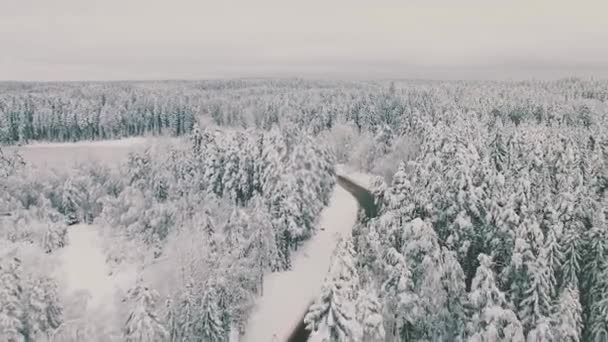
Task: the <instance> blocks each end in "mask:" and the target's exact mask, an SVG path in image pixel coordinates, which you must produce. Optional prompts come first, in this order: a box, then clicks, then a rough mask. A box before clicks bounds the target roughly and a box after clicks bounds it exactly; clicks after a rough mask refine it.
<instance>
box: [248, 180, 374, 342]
mask: <svg viewBox="0 0 608 342" xmlns="http://www.w3.org/2000/svg"><path fill="white" fill-rule="evenodd" d="M347 177H349V178H351V179H353V180H354V181H355V182H357V183H358V184H360V185H362V186H367V185H368V184H369V180H370V177H369V176H368V175H365V174H348V175H347ZM357 211H358V205H357V201H356V200H355V199H354V198H353V197H352V196H351V194H350V193H348V192H347V191H346V190H344V189H343V188H342V187H340V186H336V187H335V188H334V192H333V194H332V197H331V200H330V204H329V206H328V207H327V208H325V209H324V210H323V212H322V214H321V221H320V227H323V228H324V229H325V230H321V231H319V232H318V233H317V234H316V235H315V236H313V237H312V238H311V239H310V240H308V241H307V242H306V243H305V244H304V245H303V246H302V248H301V249H300V250H298V252H297V253H296V254H295V255H294V258H293V263H292V265H293V268H292V270H290V271H287V272H280V273H271V274H268V275H267V276H266V278H265V279H264V289H265V290H264V296H263V297H261V298H259V299H258V301H257V303H256V305H257V306H256V309H254V312H253V313H252V315H251V317H250V318H249V321H248V323H247V327H246V330H245V331H246V332H245V335H244V336H242V337H241V338H240V342H275V341H278V342H284V341H287V339H288V337H289V335H290V333H291V332H292V331H293V330H294V328H295V327H296V326H297V324H298V323H299V322H298V320H299V319H300V318H301V317H302V316H303V314H304V313H305V312H306V310H307V309H308V306H309V304H310V302H311V301H312V300H313V299H314V298H315V296H316V295H317V294H318V293H319V291H320V290H321V285H322V283H323V279H324V278H325V275H326V273H327V270H328V268H329V261H330V257H331V255H332V253H333V250H334V247H335V246H336V242H337V240H338V239H339V238H340V237H342V236H348V235H349V234H350V232H351V230H352V228H353V225H354V224H355V221H356V216H357ZM275 336H276V340H274V339H273V338H274V337H275Z"/></svg>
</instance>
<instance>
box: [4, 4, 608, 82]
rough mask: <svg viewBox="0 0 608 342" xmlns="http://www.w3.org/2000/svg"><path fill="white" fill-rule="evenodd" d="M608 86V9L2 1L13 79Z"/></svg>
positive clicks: (7, 69) (8, 71) (8, 76)
mask: <svg viewBox="0 0 608 342" xmlns="http://www.w3.org/2000/svg"><path fill="white" fill-rule="evenodd" d="M568 75H578V76H585V77H587V76H595V77H597V78H608V1H607V0H598V1H594V0H587V1H585V0H583V1H574V0H571V1H561V0H553V1H536V0H528V1H508V0H483V1H481V0H479V1H478V0H461V1H457V0H400V1H396V0H395V1H393V0H369V1H360V0H299V1H295V0H294V1H291V0H281V1H275V0H245V1H231V0H214V1H210V0H192V1H190V0H165V1H158V0H99V1H93V0H0V79H2V80H115V79H201V78H218V77H293V76H298V77H335V78H433V79H440V78H446V79H477V78H484V79H491V78H501V79H504V78H514V79H521V78H556V77H564V76H568Z"/></svg>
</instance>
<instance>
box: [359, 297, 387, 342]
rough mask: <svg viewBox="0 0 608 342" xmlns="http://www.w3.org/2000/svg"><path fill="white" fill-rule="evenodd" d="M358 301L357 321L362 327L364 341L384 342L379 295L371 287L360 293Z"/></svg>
mask: <svg viewBox="0 0 608 342" xmlns="http://www.w3.org/2000/svg"><path fill="white" fill-rule="evenodd" d="M360 293H361V294H360V295H359V298H358V299H357V304H356V310H357V320H358V322H359V324H360V325H361V327H362V336H361V338H362V339H361V340H362V341H369V342H381V341H384V320H383V317H382V305H381V304H380V301H379V299H378V294H377V293H376V291H375V290H374V289H373V288H372V287H371V286H370V287H367V288H363V289H361V291H360Z"/></svg>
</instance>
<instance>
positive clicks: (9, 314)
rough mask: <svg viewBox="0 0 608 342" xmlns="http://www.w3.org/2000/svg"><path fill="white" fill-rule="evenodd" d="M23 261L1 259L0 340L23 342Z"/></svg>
mask: <svg viewBox="0 0 608 342" xmlns="http://www.w3.org/2000/svg"><path fill="white" fill-rule="evenodd" d="M24 314H25V308H24V307H23V289H22V287H21V261H20V260H19V259H17V258H11V257H6V258H5V260H2V259H0V339H1V340H3V341H7V342H22V341H23V340H24V336H23V335H22V332H23V329H24V328H25V327H24V324H23V315H24Z"/></svg>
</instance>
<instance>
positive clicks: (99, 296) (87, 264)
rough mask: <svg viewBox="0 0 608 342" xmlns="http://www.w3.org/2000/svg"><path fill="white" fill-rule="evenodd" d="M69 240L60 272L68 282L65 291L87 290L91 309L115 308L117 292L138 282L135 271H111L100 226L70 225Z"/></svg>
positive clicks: (109, 309)
mask: <svg viewBox="0 0 608 342" xmlns="http://www.w3.org/2000/svg"><path fill="white" fill-rule="evenodd" d="M68 239H69V240H68V241H69V244H68V245H67V246H66V247H65V248H63V249H62V250H60V252H59V253H60V254H59V258H60V260H61V266H60V269H59V272H60V274H59V276H60V277H62V279H63V280H64V283H65V286H66V288H65V295H67V296H69V295H71V294H75V293H77V292H79V291H83V290H84V291H87V292H88V293H89V295H90V297H89V301H88V304H87V311H89V312H91V311H96V312H97V311H101V312H104V313H109V314H112V313H113V312H115V308H114V307H113V306H114V304H115V300H114V299H115V298H114V295H115V293H116V291H117V290H122V291H127V290H128V289H129V288H130V287H132V286H133V284H134V283H135V272H130V271H128V270H127V271H123V272H119V273H114V274H112V275H110V274H109V271H110V270H109V267H108V265H107V263H106V255H105V252H104V251H103V249H102V241H101V237H100V234H99V232H98V231H97V227H95V226H91V225H74V226H71V227H69V229H68Z"/></svg>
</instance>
